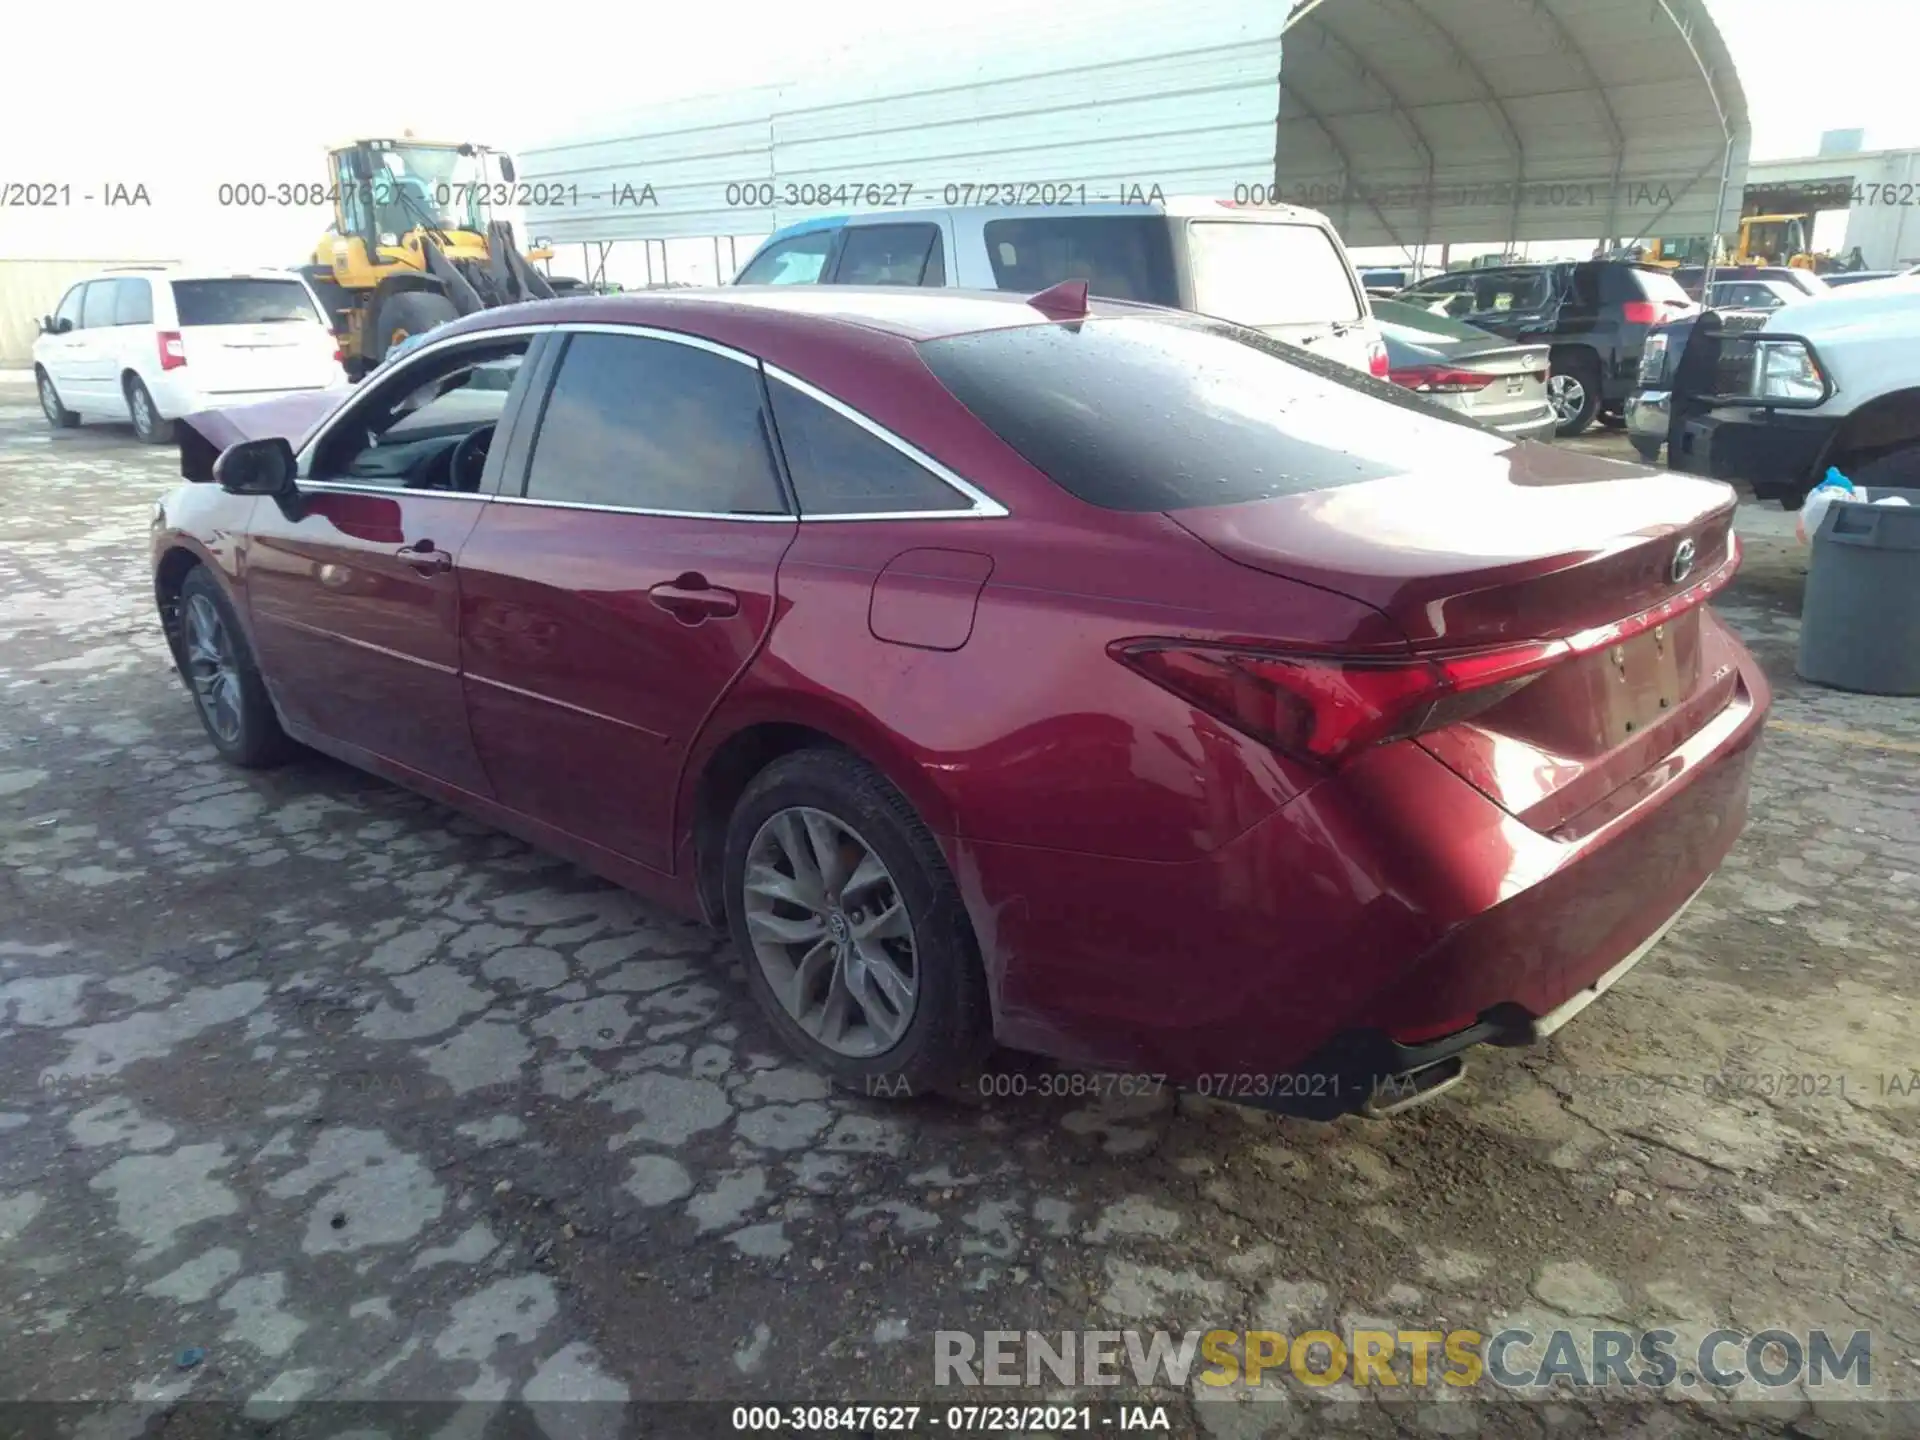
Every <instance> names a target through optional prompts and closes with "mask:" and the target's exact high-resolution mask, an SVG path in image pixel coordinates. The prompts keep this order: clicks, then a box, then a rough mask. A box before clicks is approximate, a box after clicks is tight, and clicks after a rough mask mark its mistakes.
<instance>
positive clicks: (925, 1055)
mask: <svg viewBox="0 0 1920 1440" xmlns="http://www.w3.org/2000/svg"><path fill="white" fill-rule="evenodd" d="M725 876H726V899H727V924H728V929H729V930H730V932H731V933H732V936H733V942H734V946H735V948H736V949H737V950H738V951H739V952H740V954H741V957H742V958H743V960H744V961H745V963H746V971H747V986H748V988H749V989H750V990H751V991H752V992H753V998H754V1000H755V1002H756V1003H757V1004H758V1005H759V1006H760V1008H761V1010H762V1011H763V1012H765V1014H766V1016H767V1018H768V1020H769V1021H770V1022H771V1023H772V1025H773V1027H774V1029H775V1030H777V1031H779V1033H780V1035H781V1038H782V1039H783V1040H784V1041H785V1042H786V1043H787V1045H788V1046H789V1047H790V1048H791V1049H792V1050H793V1051H794V1052H795V1053H797V1054H798V1055H800V1056H801V1057H802V1058H803V1059H805V1060H806V1061H807V1062H808V1063H809V1064H811V1065H812V1066H814V1067H815V1068H816V1069H818V1070H821V1071H824V1072H825V1073H826V1074H827V1075H829V1076H831V1077H832V1078H833V1079H835V1080H837V1081H839V1082H840V1083H841V1084H843V1085H850V1086H859V1087H861V1088H863V1089H864V1090H865V1092H866V1093H867V1094H869V1095H874V1096H902V1097H904V1096H911V1095H920V1094H926V1093H929V1092H932V1091H935V1090H940V1089H943V1088H948V1087H951V1086H954V1085H957V1084H959V1083H960V1082H962V1081H964V1080H965V1079H966V1078H967V1077H968V1076H969V1075H970V1074H971V1073H972V1072H973V1071H974V1070H975V1069H976V1068H977V1067H978V1065H979V1063H980V1061H981V1060H982V1059H984V1058H985V1056H986V1054H987V1052H988V1051H989V1050H990V1049H991V1047H992V1021H991V1017H990V1015H989V1009H988V1003H987V989H986V980H985V976H984V974H983V972H982V970H981V965H980V958H979V952H978V948H977V946H976V944H975V941H974V935H973V927H972V925H971V923H970V922H969V920H968V918H967V912H966V907H965V906H964V905H963V904H962V903H961V900H960V893H959V890H958V888H957V887H956V886H955V884H954V881H953V876H952V874H951V873H950V872H949V871H948V869H947V864H946V860H945V857H944V856H943V855H942V854H941V852H940V847H939V845H938V844H937V843H936V842H935V840H934V838H933V834H932V832H931V831H929V830H928V829H927V827H926V824H925V822H924V821H922V820H921V819H920V817H919V815H918V814H916V813H915V812H914V809H913V807H912V806H911V805H910V804H909V803H908V802H907V799H906V797H905V796H903V795H901V794H900V792H899V791H898V790H896V789H895V788H894V787H893V786H892V785H891V784H889V783H888V782H887V780H886V779H885V778H884V777H883V776H881V775H880V774H879V772H877V771H876V770H874V769H873V768H872V767H871V766H869V765H868V764H866V763H865V762H864V761H862V760H860V759H859V758H857V757H856V756H853V755H850V754H848V753H847V752H845V751H843V750H832V749H814V750H801V751H797V752H795V753H793V754H791V755H786V756H783V757H782V758H780V759H779V760H776V761H774V763H773V764H771V765H769V766H768V767H767V768H766V769H765V770H763V771H761V773H760V774H759V775H758V776H756V777H755V778H754V780H753V781H752V783H750V784H749V785H748V786H747V789H746V792H745V794H743V795H742V796H741V797H740V802H739V804H738V805H737V806H736V807H735V808H734V812H733V817H732V820H731V821H730V822H729V824H728V827H727V848H726V869H725Z"/></svg>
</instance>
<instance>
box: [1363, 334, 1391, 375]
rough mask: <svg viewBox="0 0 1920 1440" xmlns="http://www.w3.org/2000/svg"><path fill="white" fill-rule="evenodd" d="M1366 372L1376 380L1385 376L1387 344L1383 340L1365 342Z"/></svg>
mask: <svg viewBox="0 0 1920 1440" xmlns="http://www.w3.org/2000/svg"><path fill="white" fill-rule="evenodd" d="M1367 373H1368V374H1369V375H1371V376H1373V378H1374V379H1376V380H1385V379H1386V378H1387V345H1386V342H1385V341H1384V340H1370V341H1368V342H1367Z"/></svg>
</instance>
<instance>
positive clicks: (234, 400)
mask: <svg viewBox="0 0 1920 1440" xmlns="http://www.w3.org/2000/svg"><path fill="white" fill-rule="evenodd" d="M346 385H347V377H346V373H345V372H344V371H342V372H341V374H340V377H339V379H337V380H335V381H332V382H330V383H328V384H324V385H282V386H277V387H273V388H270V389H265V390H201V389H197V388H195V386H194V385H193V383H192V381H190V380H187V381H172V380H169V381H163V382H162V383H160V384H157V385H154V386H151V387H149V388H150V391H151V393H152V395H153V404H154V408H155V409H157V410H158V411H159V412H160V415H161V417H162V418H163V419H167V420H179V419H182V418H184V417H186V416H188V415H195V414H198V413H199V412H201V411H202V410H232V409H235V408H237V407H239V406H242V405H257V404H259V403H261V402H262V401H266V400H284V399H286V398H287V397H288V396H289V395H321V394H325V393H327V392H328V391H331V390H340V389H345V388H346Z"/></svg>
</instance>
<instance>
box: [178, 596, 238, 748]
mask: <svg viewBox="0 0 1920 1440" xmlns="http://www.w3.org/2000/svg"><path fill="white" fill-rule="evenodd" d="M186 648H187V678H188V680H189V681H190V682H191V683H192V685H193V694H194V698H195V699H196V700H197V701H198V702H199V704H200V713H201V714H203V715H205V716H206V718H207V725H208V728H210V729H211V730H212V731H213V733H214V734H215V735H216V736H218V737H219V739H220V741H221V743H223V744H226V745H237V744H239V743H240V729H241V720H240V664H239V661H238V659H237V658H236V657H235V655H234V652H233V639H232V637H231V636H229V635H228V634H227V626H226V622H225V621H223V620H222V619H221V618H220V612H219V610H218V609H216V608H215V606H214V603H213V601H212V600H210V599H208V598H207V597H206V596H205V595H195V596H194V597H193V598H192V599H191V600H189V601H188V602H187V624H186Z"/></svg>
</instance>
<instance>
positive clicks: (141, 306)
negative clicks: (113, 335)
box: [113, 280, 153, 325]
mask: <svg viewBox="0 0 1920 1440" xmlns="http://www.w3.org/2000/svg"><path fill="white" fill-rule="evenodd" d="M113 323H114V324H116V325H151V324H152V323H153V286H152V284H151V283H150V282H148V281H145V280H122V281H121V282H120V299H119V301H118V302H117V303H116V304H115V305H114V307H113Z"/></svg>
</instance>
